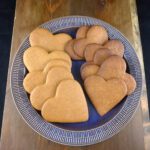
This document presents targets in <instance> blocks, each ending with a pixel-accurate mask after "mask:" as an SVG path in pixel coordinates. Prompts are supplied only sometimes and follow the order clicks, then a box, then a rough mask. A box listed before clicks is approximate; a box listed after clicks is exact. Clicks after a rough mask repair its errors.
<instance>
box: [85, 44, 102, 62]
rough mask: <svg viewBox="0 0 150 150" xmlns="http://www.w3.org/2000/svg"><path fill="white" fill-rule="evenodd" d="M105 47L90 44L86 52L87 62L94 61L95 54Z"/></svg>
mask: <svg viewBox="0 0 150 150" xmlns="http://www.w3.org/2000/svg"><path fill="white" fill-rule="evenodd" d="M102 47H103V46H102V45H100V44H95V43H93V44H88V45H87V46H86V48H85V50H84V57H85V60H86V61H93V58H94V55H95V52H96V51H97V50H98V49H100V48H102Z"/></svg>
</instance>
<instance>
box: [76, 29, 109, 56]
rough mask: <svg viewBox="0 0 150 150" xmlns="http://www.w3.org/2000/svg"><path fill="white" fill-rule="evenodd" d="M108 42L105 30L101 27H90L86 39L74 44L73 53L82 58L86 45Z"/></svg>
mask: <svg viewBox="0 0 150 150" xmlns="http://www.w3.org/2000/svg"><path fill="white" fill-rule="evenodd" d="M107 40H108V34H107V31H106V30H105V28H103V27H101V26H92V27H91V28H90V29H89V30H88V32H87V36H86V38H81V39H78V40H76V42H75V43H74V51H75V53H76V54H77V55H78V56H80V57H82V58H83V57H84V50H85V47H86V46H87V45H88V44H92V43H97V44H101V45H102V44H104V43H105V42H106V41H107Z"/></svg>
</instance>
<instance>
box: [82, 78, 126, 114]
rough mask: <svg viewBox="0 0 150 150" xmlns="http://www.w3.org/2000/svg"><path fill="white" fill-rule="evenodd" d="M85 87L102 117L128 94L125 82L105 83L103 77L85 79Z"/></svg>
mask: <svg viewBox="0 0 150 150" xmlns="http://www.w3.org/2000/svg"><path fill="white" fill-rule="evenodd" d="M84 86H85V89H86V92H87V94H88V96H89V98H90V100H91V102H92V103H93V105H94V107H95V108H96V110H97V112H98V113H99V114H100V115H101V116H103V115H105V114H106V113H107V112H109V111H110V110H111V109H112V108H114V107H115V106H116V105H117V104H118V103H119V102H120V101H121V100H122V99H123V98H124V97H125V96H126V94H127V87H126V84H125V82H124V81H123V80H121V79H117V78H114V79H110V80H108V81H105V80H104V79H103V78H102V77H100V76H98V75H93V76H90V77H87V78H86V79H85V81H84Z"/></svg>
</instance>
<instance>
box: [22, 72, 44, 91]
mask: <svg viewBox="0 0 150 150" xmlns="http://www.w3.org/2000/svg"><path fill="white" fill-rule="evenodd" d="M45 78H46V76H45V74H44V73H43V72H42V71H33V72H29V73H28V74H27V75H26V76H25V78H24V80H23V87H24V89H25V91H26V92H28V93H31V91H32V90H33V89H34V88H35V87H36V86H38V85H40V84H43V83H44V82H45Z"/></svg>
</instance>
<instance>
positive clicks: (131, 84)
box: [122, 73, 136, 95]
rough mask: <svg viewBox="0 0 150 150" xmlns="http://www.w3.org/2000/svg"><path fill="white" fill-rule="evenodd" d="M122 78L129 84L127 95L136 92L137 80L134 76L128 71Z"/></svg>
mask: <svg viewBox="0 0 150 150" xmlns="http://www.w3.org/2000/svg"><path fill="white" fill-rule="evenodd" d="M122 80H124V82H125V83H126V85H127V95H130V94H132V93H133V92H134V90H135V88H136V81H135V79H134V78H133V76H132V75H130V74H128V73H126V74H125V75H124V76H123V77H122Z"/></svg>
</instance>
